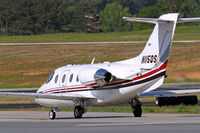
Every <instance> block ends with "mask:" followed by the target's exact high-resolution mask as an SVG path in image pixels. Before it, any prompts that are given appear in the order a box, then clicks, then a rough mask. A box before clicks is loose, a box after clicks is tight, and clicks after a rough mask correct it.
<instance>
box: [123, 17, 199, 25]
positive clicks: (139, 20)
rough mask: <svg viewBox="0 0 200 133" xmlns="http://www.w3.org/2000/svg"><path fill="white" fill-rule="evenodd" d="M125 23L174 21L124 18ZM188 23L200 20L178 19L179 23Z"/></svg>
mask: <svg viewBox="0 0 200 133" xmlns="http://www.w3.org/2000/svg"><path fill="white" fill-rule="evenodd" d="M123 19H124V20H125V21H131V22H143V23H152V24H156V23H157V22H170V21H172V20H167V19H161V18H159V19H157V18H133V17H123ZM187 22H200V18H178V19H177V23H187Z"/></svg>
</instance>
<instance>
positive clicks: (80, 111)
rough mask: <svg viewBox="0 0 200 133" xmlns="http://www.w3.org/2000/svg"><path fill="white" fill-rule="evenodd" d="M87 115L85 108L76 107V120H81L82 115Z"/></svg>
mask: <svg viewBox="0 0 200 133" xmlns="http://www.w3.org/2000/svg"><path fill="white" fill-rule="evenodd" d="M84 113H85V109H84V108H83V107H81V106H76V107H75V108H74V117H75V118H76V119H80V118H82V115H83V114H84Z"/></svg>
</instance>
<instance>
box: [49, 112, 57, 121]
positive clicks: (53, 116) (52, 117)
mask: <svg viewBox="0 0 200 133" xmlns="http://www.w3.org/2000/svg"><path fill="white" fill-rule="evenodd" d="M55 118H56V112H55V111H54V110H50V111H49V119H51V120H53V119H55Z"/></svg>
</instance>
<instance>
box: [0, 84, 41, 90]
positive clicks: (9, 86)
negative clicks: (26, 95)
mask: <svg viewBox="0 0 200 133" xmlns="http://www.w3.org/2000/svg"><path fill="white" fill-rule="evenodd" d="M39 87H40V85H0V89H15V88H39Z"/></svg>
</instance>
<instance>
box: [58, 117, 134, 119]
mask: <svg viewBox="0 0 200 133" xmlns="http://www.w3.org/2000/svg"><path fill="white" fill-rule="evenodd" d="M132 117H133V116H86V117H84V116H83V118H81V119H105V118H112V119H113V118H132ZM56 119H75V118H74V117H58V118H56Z"/></svg>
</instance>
